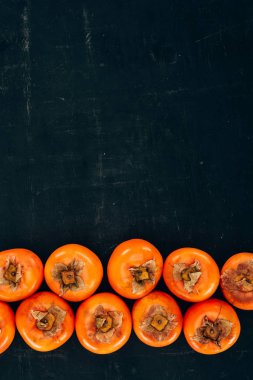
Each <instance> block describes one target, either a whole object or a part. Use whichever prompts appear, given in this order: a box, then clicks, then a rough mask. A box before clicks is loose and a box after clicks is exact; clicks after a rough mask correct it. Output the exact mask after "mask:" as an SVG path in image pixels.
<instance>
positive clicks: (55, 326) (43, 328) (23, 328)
mask: <svg viewBox="0 0 253 380" xmlns="http://www.w3.org/2000/svg"><path fill="white" fill-rule="evenodd" d="M16 326H17V329H18V331H19V333H20V335H21V337H22V338H23V339H24V341H25V342H26V343H27V344H28V346H30V347H31V348H33V349H34V350H36V351H51V350H55V349H56V348H58V347H60V346H62V345H63V344H64V343H65V342H66V341H67V340H68V339H69V338H70V337H71V335H72V333H73V331H74V314H73V311H72V309H71V307H70V306H69V305H68V304H67V302H66V301H64V300H63V299H62V298H60V297H58V296H57V295H56V294H54V293H50V292H40V293H36V294H34V295H33V296H31V297H30V298H27V299H26V300H24V301H22V302H21V304H20V305H19V307H18V309H17V312H16Z"/></svg>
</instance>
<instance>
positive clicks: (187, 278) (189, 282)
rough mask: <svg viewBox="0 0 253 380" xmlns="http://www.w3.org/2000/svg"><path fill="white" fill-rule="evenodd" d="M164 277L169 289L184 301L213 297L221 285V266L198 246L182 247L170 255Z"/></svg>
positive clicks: (165, 265)
mask: <svg viewBox="0 0 253 380" xmlns="http://www.w3.org/2000/svg"><path fill="white" fill-rule="evenodd" d="M163 278H164V281H165V283H166V285H167V287H168V288H169V290H170V291H171V292H172V293H173V294H175V295H176V296H177V297H179V298H181V299H182V300H184V301H189V302H199V301H203V300H206V299H207V298H209V297H211V296H212V295H213V294H214V292H215V291H216V289H217V287H218V286H219V278H220V273H219V268H218V266H217V264H216V262H215V261H214V259H213V258H212V257H211V256H210V255H209V254H208V253H206V252H204V251H201V250H200V249H197V248H180V249H177V250H176V251H173V252H172V253H171V254H169V255H168V257H167V259H166V260H165V263H164V268H163Z"/></svg>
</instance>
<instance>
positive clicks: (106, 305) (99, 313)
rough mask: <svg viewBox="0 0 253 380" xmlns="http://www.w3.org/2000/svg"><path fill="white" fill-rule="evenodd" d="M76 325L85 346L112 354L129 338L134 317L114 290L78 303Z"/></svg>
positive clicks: (102, 352)
mask: <svg viewBox="0 0 253 380" xmlns="http://www.w3.org/2000/svg"><path fill="white" fill-rule="evenodd" d="M75 326H76V334H77V338H78V340H79V342H80V343H81V345H82V346H83V347H84V348H86V349H87V350H89V351H91V352H94V353H96V354H109V353H111V352H114V351H117V350H119V349H120V348H121V347H122V346H123V345H124V344H125V343H126V342H127V341H128V339H129V337H130V334H131V330H132V319H131V314H130V311H129V309H128V307H127V305H126V304H125V302H124V301H123V300H122V299H121V298H119V297H118V296H116V295H115V294H112V293H98V294H95V295H93V296H91V297H90V298H88V299H87V300H85V301H83V303H82V304H81V305H80V306H79V308H78V310H77V313H76V324H75Z"/></svg>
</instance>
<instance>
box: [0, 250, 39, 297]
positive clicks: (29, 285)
mask: <svg viewBox="0 0 253 380" xmlns="http://www.w3.org/2000/svg"><path fill="white" fill-rule="evenodd" d="M42 280H43V264H42V262H41V260H40V258H39V257H38V256H37V255H36V254H35V253H34V252H32V251H29V250H28V249H24V248H15V249H9V250H7V251H2V252H0V300H1V301H8V302H13V301H19V300H22V299H24V298H26V297H29V296H30V295H31V294H33V293H35V292H36V291H37V290H38V288H39V287H40V285H41V283H42Z"/></svg>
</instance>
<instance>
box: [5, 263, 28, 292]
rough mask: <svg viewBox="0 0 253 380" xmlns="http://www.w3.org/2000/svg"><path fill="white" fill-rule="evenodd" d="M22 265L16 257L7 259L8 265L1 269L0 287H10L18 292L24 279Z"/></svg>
mask: <svg viewBox="0 0 253 380" xmlns="http://www.w3.org/2000/svg"><path fill="white" fill-rule="evenodd" d="M22 275H23V273H22V267H21V264H19V263H17V262H16V259H15V257H7V259H6V265H5V266H4V267H2V268H0V285H10V287H11V288H12V289H13V290H16V289H17V287H18V286H19V285H20V282H21V278H22Z"/></svg>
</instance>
